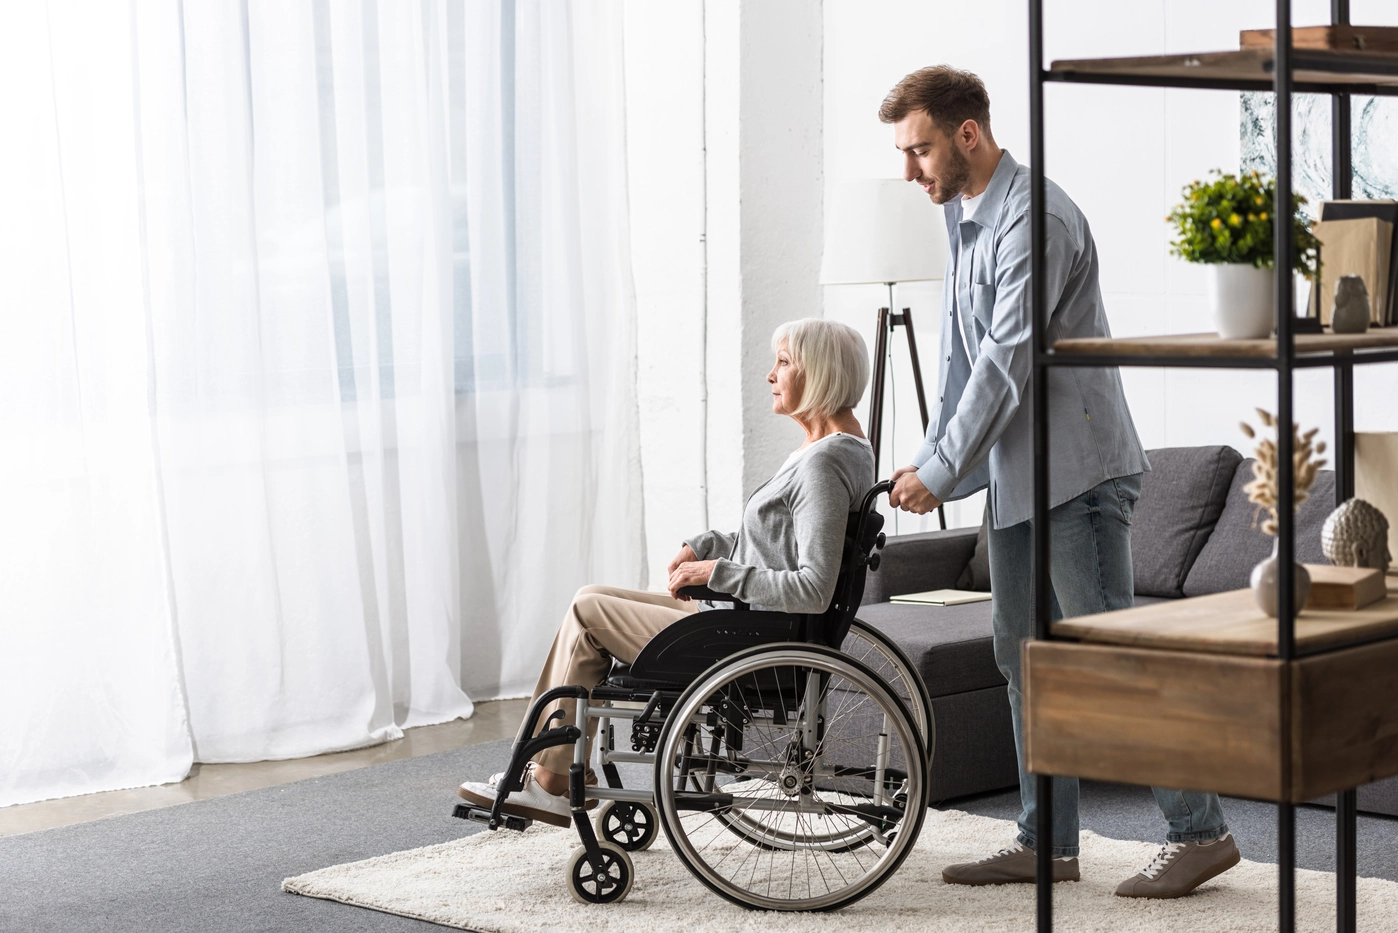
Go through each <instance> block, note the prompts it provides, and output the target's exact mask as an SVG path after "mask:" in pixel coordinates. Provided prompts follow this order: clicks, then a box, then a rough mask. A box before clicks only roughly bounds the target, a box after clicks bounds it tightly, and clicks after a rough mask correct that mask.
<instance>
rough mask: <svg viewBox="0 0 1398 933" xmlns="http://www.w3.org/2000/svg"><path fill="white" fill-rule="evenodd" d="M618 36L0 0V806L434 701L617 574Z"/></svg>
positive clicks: (399, 14)
mask: <svg viewBox="0 0 1398 933" xmlns="http://www.w3.org/2000/svg"><path fill="white" fill-rule="evenodd" d="M620 41H621V25H620V11H619V9H618V7H617V6H616V5H615V4H605V3H599V4H581V3H580V4H562V3H549V2H539V0H536V2H528V0H518V2H509V0H470V2H442V0H426V2H421V3H414V4H406V3H381V4H376V3H372V2H363V3H358V2H356V3H350V2H344V3H340V2H330V0H314V2H307V3H291V4H287V3H281V2H275V0H266V2H260V0H247V2H237V0H222V2H214V0H200V2H198V3H194V2H185V3H179V2H178V0H152V2H149V3H146V2H137V3H133V4H131V5H129V6H128V5H126V4H121V3H109V2H91V3H83V4H62V3H56V2H55V3H52V4H49V5H47V6H46V5H44V4H39V3H34V4H13V5H7V6H6V7H5V8H4V10H3V11H0V126H4V127H5V128H6V136H7V138H8V139H9V140H10V141H11V142H10V144H7V145H6V146H5V147H4V148H3V150H0V217H2V218H4V219H5V223H3V224H0V432H3V435H0V436H3V438H4V444H3V447H0V529H3V532H2V533H0V562H3V563H0V566H3V568H4V570H3V572H0V710H2V711H0V805H5V804H10V803H18V802H23V801H27V800H35V799H42V798H46V797H56V796H64V795H68V794H75V793H84V792H89V791H94V790H101V789H108V788H117V787H129V786H137V785H143V784H151V783H159V782H164V781H171V780H178V779H179V778H181V777H182V776H183V775H184V774H185V773H186V771H187V769H188V767H189V765H190V763H191V761H250V760H259V759H266V758H285V757H296V756H303V755H310V754H316V753H319V752H324V751H328V750H334V749H343V748H350V747H354V746H359V745H365V744H369V743H373V742H376V741H382V740H385V739H389V738H394V737H396V736H398V735H399V734H400V730H401V729H402V728H403V727H405V726H412V725H419V724H426V723H432V722H440V721H444V720H448V719H451V718H454V717H458V716H468V715H470V713H471V700H470V699H469V697H468V695H474V696H476V697H478V698H480V697H494V696H502V695H518V694H520V693H522V692H525V691H527V690H528V688H529V687H530V686H532V683H533V677H534V675H535V672H536V670H537V666H538V664H539V663H540V662H541V660H542V657H543V654H544V652H545V650H546V648H547V643H548V637H549V635H550V634H551V632H552V630H553V628H554V626H555V625H556V624H557V622H558V619H559V618H560V616H561V614H562V612H563V610H564V608H565V607H566V605H567V602H568V598H569V596H570V595H571V593H572V592H573V590H574V589H576V588H577V587H578V586H579V585H581V584H583V583H586V582H588V581H591V580H597V581H603V582H614V583H619V584H624V585H639V584H640V581H642V580H644V579H645V568H644V566H643V564H644V557H643V555H644V547H643V541H642V537H641V536H642V532H641V528H642V524H641V514H640V462H639V454H638V449H637V443H636V427H635V418H636V415H635V397H634V338H633V329H634V301H633V299H632V295H631V285H630V268H629V256H628V253H627V238H628V231H627V227H626V217H627V212H626V201H625V190H626V189H625V162H624V153H625V148H624V137H625V126H624V113H623V102H624V97H623V92H622V75H621V64H620V63H621V49H620ZM15 141H18V142H19V145H18V146H14V145H13V142H15Z"/></svg>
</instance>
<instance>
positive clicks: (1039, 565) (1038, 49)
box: [1020, 0, 1053, 933]
mask: <svg viewBox="0 0 1398 933" xmlns="http://www.w3.org/2000/svg"><path fill="white" fill-rule="evenodd" d="M1029 184H1030V197H1031V201H1032V203H1031V206H1030V210H1029V219H1030V237H1031V250H1030V256H1031V259H1030V279H1029V282H1030V293H1031V299H1030V300H1031V302H1032V305H1031V309H1032V313H1033V321H1032V340H1033V343H1034V354H1033V359H1034V363H1033V370H1032V372H1033V376H1032V378H1033V381H1034V398H1033V412H1032V414H1033V418H1034V523H1033V535H1034V566H1033V573H1032V577H1033V581H1034V637H1035V638H1048V637H1049V636H1050V635H1051V630H1050V623H1051V621H1052V620H1051V618H1050V616H1049V586H1050V581H1049V560H1050V554H1049V521H1048V513H1049V475H1048V472H1049V459H1048V450H1049V447H1048V442H1049V437H1048V375H1049V368H1048V367H1047V366H1045V365H1044V364H1043V356H1044V354H1045V353H1047V351H1048V346H1047V336H1048V327H1047V326H1046V324H1047V322H1046V320H1045V319H1046V317H1047V315H1048V308H1047V304H1048V300H1047V293H1046V291H1045V289H1044V263H1045V227H1044V4H1043V0H1029ZM1028 699H1031V698H1026V700H1025V702H1027V701H1028ZM1028 718H1029V715H1028V711H1027V710H1021V711H1020V721H1021V722H1026V721H1027V720H1028ZM1034 803H1035V808H1036V814H1037V819H1036V823H1035V827H1034V835H1035V843H1036V845H1037V849H1036V851H1035V869H1036V870H1035V875H1036V881H1035V884H1036V888H1037V890H1036V898H1035V916H1036V921H1037V927H1038V933H1052V931H1053V778H1052V777H1051V776H1050V775H1046V774H1039V775H1035V777H1034Z"/></svg>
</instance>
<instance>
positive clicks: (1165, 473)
mask: <svg viewBox="0 0 1398 933" xmlns="http://www.w3.org/2000/svg"><path fill="white" fill-rule="evenodd" d="M1146 455H1147V456H1148V457H1149V458H1150V470H1149V471H1148V472H1146V473H1145V474H1144V475H1142V477H1141V499H1140V501H1139V502H1137V503H1136V510H1135V517H1134V518H1133V519H1132V523H1131V562H1132V567H1133V569H1134V572H1135V581H1136V592H1137V593H1138V594H1140V595H1142V596H1161V597H1165V598H1167V599H1168V598H1179V597H1181V596H1183V595H1184V581H1185V578H1186V577H1188V576H1189V571H1190V569H1191V568H1192V567H1193V566H1194V562H1195V560H1196V559H1197V558H1198V557H1199V552H1200V551H1202V550H1203V549H1204V545H1205V543H1206V542H1207V541H1208V540H1209V534H1210V533H1211V532H1212V531H1213V530H1214V525H1215V523H1216V522H1217V521H1218V518H1219V515H1220V514H1221V513H1222V512H1223V507H1224V502H1225V500H1226V499H1227V497H1228V488H1229V484H1230V483H1231V482H1232V480H1233V475H1234V473H1235V472H1236V471H1237V467H1238V463H1239V462H1240V461H1241V460H1242V459H1243V455H1242V454H1240V453H1238V452H1237V451H1236V450H1234V449H1233V448H1232V447H1166V448H1162V449H1160V450H1152V451H1148V452H1147V454H1146Z"/></svg>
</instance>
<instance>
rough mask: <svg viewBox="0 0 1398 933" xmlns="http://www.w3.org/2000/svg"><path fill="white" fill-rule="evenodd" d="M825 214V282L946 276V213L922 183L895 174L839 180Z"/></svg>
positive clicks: (822, 274) (822, 273) (822, 279)
mask: <svg viewBox="0 0 1398 933" xmlns="http://www.w3.org/2000/svg"><path fill="white" fill-rule="evenodd" d="M825 216H826V221H827V223H826V225H825V256H824V259H823V260H822V261H821V264H820V284H822V285H853V284H857V283H865V282H921V281H927V280H930V279H940V278H943V277H944V276H945V275H946V267H947V225H946V219H945V215H944V214H943V213H942V208H941V207H940V206H938V205H936V204H933V203H932V201H931V199H930V198H928V197H927V193H926V192H925V191H923V190H922V188H921V186H919V185H916V184H913V183H912V182H910V181H903V180H901V179H897V178H859V179H853V180H850V181H842V182H838V183H837V184H836V186H835V191H834V198H833V199H832V201H831V203H830V205H829V209H828V210H827V211H826V214H825Z"/></svg>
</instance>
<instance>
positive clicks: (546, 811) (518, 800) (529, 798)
mask: <svg viewBox="0 0 1398 933" xmlns="http://www.w3.org/2000/svg"><path fill="white" fill-rule="evenodd" d="M501 779H502V775H501V774H495V775H491V780H490V782H489V783H482V782H480V781H467V782H466V783H465V784H462V785H461V787H460V788H459V789H458V790H457V791H456V795H457V796H458V797H460V798H461V799H462V800H465V801H467V802H469V803H474V804H475V805H476V806H478V807H491V806H494V805H495V792H496V788H497V787H498V786H499V782H500V780H501ZM588 803H589V804H591V805H593V806H595V805H596V801H592V800H589V801H588ZM500 809H501V811H502V812H504V813H508V814H510V815H511V816H522V817H525V818H527V819H531V820H539V821H540V822H542V823H549V824H552V825H554V826H570V825H572V822H573V809H572V807H570V806H569V805H568V796H567V795H566V794H562V795H559V796H554V795H553V794H550V793H549V792H548V791H546V790H544V789H543V788H542V787H540V786H539V782H538V781H536V780H534V765H533V764H532V763H531V764H530V765H529V767H528V768H527V769H525V772H524V788H523V789H522V790H517V791H515V792H514V793H512V794H510V796H509V797H507V798H505V802H504V804H503V805H502V806H501V807H500Z"/></svg>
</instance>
